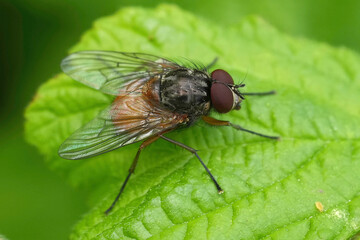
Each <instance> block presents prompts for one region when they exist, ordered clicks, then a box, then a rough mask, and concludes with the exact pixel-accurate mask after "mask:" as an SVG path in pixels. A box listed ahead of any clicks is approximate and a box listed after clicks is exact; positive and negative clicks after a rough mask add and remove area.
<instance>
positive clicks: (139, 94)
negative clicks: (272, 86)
mask: <svg viewBox="0 0 360 240" xmlns="http://www.w3.org/2000/svg"><path fill="white" fill-rule="evenodd" d="M214 62H215V61H213V63H211V64H210V65H209V66H207V67H205V66H202V67H201V66H199V65H196V64H190V66H184V65H182V64H178V63H176V62H173V61H170V60H167V59H165V58H161V57H157V56H154V55H150V54H143V53H126V52H111V51H83V52H76V53H73V54H71V55H69V56H68V57H66V58H65V59H64V60H63V61H62V63H61V67H62V70H63V71H64V72H65V73H66V74H67V75H69V76H70V77H72V78H74V79H75V80H77V81H79V82H81V83H83V84H85V85H87V86H89V87H92V88H94V89H97V90H99V91H101V92H103V93H105V94H110V95H114V96H115V97H114V100H113V102H112V104H111V105H110V106H109V107H107V108H106V109H104V110H103V111H101V112H100V113H99V114H98V115H97V117H95V119H93V120H92V121H90V122H89V123H88V124H86V125H85V126H83V127H82V128H80V129H78V130H77V131H75V132H74V133H73V134H72V135H71V136H70V137H69V138H68V139H66V140H65V142H64V143H63V144H62V145H61V146H60V149H59V155H60V156H61V157H63V158H66V159H83V158H88V157H93V156H96V155H99V154H103V153H106V152H109V151H112V150H115V149H118V148H120V147H123V146H126V145H128V144H131V143H135V142H138V141H143V142H142V143H141V145H140V147H139V149H138V151H137V153H136V155H135V158H134V160H133V162H132V164H131V166H130V168H129V172H128V175H127V177H126V179H125V181H124V182H123V184H122V186H121V188H120V191H119V193H118V195H117V196H116V198H115V200H114V202H113V203H112V204H111V206H110V207H109V208H108V209H107V210H106V211H105V213H106V214H107V213H109V212H110V211H111V209H112V208H113V207H114V206H115V204H116V202H117V201H118V199H119V197H120V195H121V194H122V192H123V191H124V189H125V186H126V184H127V182H128V181H129V178H130V176H131V174H133V173H134V170H135V168H136V165H137V163H138V159H139V156H140V153H141V151H142V150H143V149H144V148H145V147H147V146H149V145H150V144H151V143H153V142H155V141H156V140H158V139H159V138H161V139H163V140H165V141H168V142H170V143H173V144H175V145H177V146H179V147H182V148H184V149H186V150H188V151H189V152H191V153H193V154H194V155H195V156H196V158H197V159H198V160H199V161H200V163H201V164H202V166H203V167H204V168H205V170H206V171H207V173H208V174H209V176H210V178H211V180H212V181H213V182H214V184H215V186H216V188H217V191H218V193H219V194H221V193H223V189H222V188H221V187H220V185H219V184H218V182H217V181H216V179H215V177H214V176H213V175H212V174H211V172H210V170H209V169H208V168H207V166H206V165H205V164H204V162H203V161H202V160H201V158H200V156H199V155H198V153H197V151H196V150H195V149H193V148H192V147H189V146H187V145H185V144H183V143H180V142H178V141H176V140H173V139H170V138H168V137H166V136H165V134H166V133H169V132H171V131H173V130H175V129H179V128H186V127H189V126H191V125H192V124H193V123H195V122H196V121H197V120H199V119H202V120H203V121H204V122H206V123H208V124H210V125H213V126H230V127H233V128H234V129H236V130H240V131H245V132H248V133H252V134H255V135H258V136H261V137H266V138H271V139H278V137H276V136H268V135H264V134H261V133H257V132H254V131H251V130H248V129H245V128H243V127H241V126H239V125H236V124H233V123H231V122H229V121H222V120H217V119H215V118H213V117H210V116H209V113H210V110H212V109H214V110H215V111H217V112H219V113H227V112H229V111H231V110H239V109H240V107H241V102H242V101H243V100H244V99H245V98H244V96H245V95H270V94H274V93H275V92H274V91H270V92H263V93H242V92H240V90H239V89H240V88H242V87H244V86H245V84H238V85H236V84H234V81H233V79H232V77H231V76H230V74H229V73H227V72H226V71H224V70H221V69H217V70H215V71H213V72H212V73H211V74H209V73H208V69H209V68H210V67H211V66H212V65H213V64H214Z"/></svg>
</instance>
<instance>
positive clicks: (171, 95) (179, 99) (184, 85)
mask: <svg viewBox="0 0 360 240" xmlns="http://www.w3.org/2000/svg"><path fill="white" fill-rule="evenodd" d="M210 87H211V80H210V77H209V75H208V74H207V73H205V72H203V71H199V70H192V69H177V70H174V71H172V72H170V73H168V74H167V75H165V76H163V77H162V79H161V81H160V101H161V103H162V104H163V105H164V106H166V107H167V108H169V109H170V110H172V111H174V112H177V113H183V114H188V115H189V116H191V115H193V116H194V117H196V116H201V115H206V114H207V113H208V112H209V110H210Z"/></svg>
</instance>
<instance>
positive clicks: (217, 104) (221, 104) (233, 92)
mask: <svg viewBox="0 0 360 240" xmlns="http://www.w3.org/2000/svg"><path fill="white" fill-rule="evenodd" d="M211 78H212V85H211V90H210V95H211V103H212V106H213V107H214V108H215V110H216V111H217V112H219V113H227V112H230V111H231V110H233V109H235V110H239V109H240V108H241V102H242V100H244V99H245V98H244V96H243V95H241V93H240V91H239V88H241V87H244V86H245V84H238V85H235V84H234V80H233V79H232V77H231V76H230V74H229V73H228V72H226V71H224V70H222V69H217V70H215V71H213V72H212V73H211Z"/></svg>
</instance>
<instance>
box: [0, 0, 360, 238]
mask: <svg viewBox="0 0 360 240" xmlns="http://www.w3.org/2000/svg"><path fill="white" fill-rule="evenodd" d="M161 2H168V3H169V2H170V3H174V4H177V5H179V6H180V7H182V8H184V9H187V10H188V11H191V12H193V13H195V14H197V15H198V16H201V17H204V18H208V19H210V20H212V21H214V22H216V23H218V24H223V25H228V24H232V23H236V22H238V21H240V20H241V18H242V17H243V16H245V15H249V14H257V15H260V16H262V17H263V18H264V19H266V20H267V21H268V22H270V23H271V24H272V25H274V26H276V27H277V28H279V29H280V30H282V31H283V32H286V33H288V34H290V35H294V36H298V37H304V38H309V39H313V40H317V41H323V42H328V43H329V44H332V45H335V46H346V47H348V48H351V49H353V50H355V51H359V50H360V45H359V43H360V28H359V26H360V1H357V0H342V1H337V0H332V1H330V0H327V1H325V0H318V1H310V0H303V1H295V0H278V1H272V0H258V1H252V2H250V1H246V0H236V1H235V0H222V1H221V2H220V1H215V0H208V1H197V2H195V1H192V0H183V1H150V0H142V1H139V0H136V1H120V0H118V1H115V0H107V1H106V2H105V1H96V0H86V1H85V0H76V1H74V0H72V1H70V0H63V1H59V0H12V1H8V0H5V1H4V0H0V27H1V32H0V33H1V38H0V46H1V55H0V63H1V64H0V69H1V71H0V72H1V83H2V85H1V87H0V89H1V90H0V91H1V94H0V100H1V107H2V108H1V109H2V111H1V112H0V123H1V124H0V144H1V145H0V146H1V148H0V157H1V159H0V194H1V195H0V234H3V235H5V236H6V237H8V238H9V239H39V240H40V239H66V238H67V237H68V235H69V233H70V232H71V228H72V226H73V225H74V224H75V223H76V221H77V220H78V219H80V217H81V215H82V214H84V213H85V212H86V211H87V209H88V207H87V203H86V192H85V191H84V190H81V189H76V190H74V189H72V188H71V187H70V186H68V185H67V184H66V183H65V182H64V181H63V180H62V179H61V177H60V176H57V175H56V174H55V173H53V172H51V171H50V170H48V169H47V167H46V166H45V164H44V162H43V159H42V156H41V155H39V154H38V152H37V151H36V149H35V148H34V147H32V146H29V145H28V144H27V143H26V142H25V140H24V139H23V125H24V123H23V122H24V119H23V112H24V109H25V107H26V106H27V104H28V103H29V102H30V101H31V99H32V97H33V96H34V94H35V92H36V89H37V88H38V87H39V86H40V84H41V83H43V82H44V81H46V80H47V79H49V78H50V77H52V76H54V75H55V74H56V73H58V72H59V71H60V69H59V63H60V61H61V59H62V58H63V57H65V56H66V53H67V50H68V49H69V48H70V47H71V46H72V45H73V44H74V43H76V42H77V41H78V39H79V38H80V36H81V34H82V33H83V32H84V31H85V30H86V29H88V28H90V27H91V24H92V22H93V20H95V19H97V18H99V17H101V16H104V15H109V14H112V13H113V12H115V11H116V10H117V9H119V8H121V7H124V6H143V7H154V6H156V5H158V4H159V3H161ZM179 21H181V19H179ZM119 50H122V51H126V49H119ZM239 54H241V53H239Z"/></svg>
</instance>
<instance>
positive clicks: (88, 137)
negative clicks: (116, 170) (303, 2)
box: [59, 94, 184, 159]
mask: <svg viewBox="0 0 360 240" xmlns="http://www.w3.org/2000/svg"><path fill="white" fill-rule="evenodd" d="M181 119H184V116H182V115H177V114H175V113H172V112H169V111H167V110H165V109H163V108H162V107H161V106H157V105H156V104H153V103H152V102H151V100H149V99H148V98H146V97H145V96H144V95H142V94H137V95H128V96H126V97H123V96H119V97H117V98H116V99H115V100H114V102H113V103H112V104H111V105H110V106H109V107H108V108H106V109H105V110H103V111H102V112H100V113H99V115H98V116H97V117H96V118H95V119H94V120H92V121H91V122H89V123H88V124H87V125H85V126H84V127H82V128H80V129H78V130H77V131H76V132H75V133H73V134H72V135H71V136H70V137H69V138H68V139H67V140H66V141H65V142H64V143H63V144H62V145H61V146H60V149H59V155H60V156H61V157H63V158H66V159H81V158H87V157H91V156H95V155H99V154H102V153H105V152H109V151H112V150H115V149H117V148H120V147H122V146H125V145H128V144H131V143H134V142H137V141H140V140H143V139H146V138H148V137H150V136H153V135H155V134H159V133H162V132H166V131H169V130H171V129H174V128H176V127H177V125H178V123H179V122H181Z"/></svg>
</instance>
